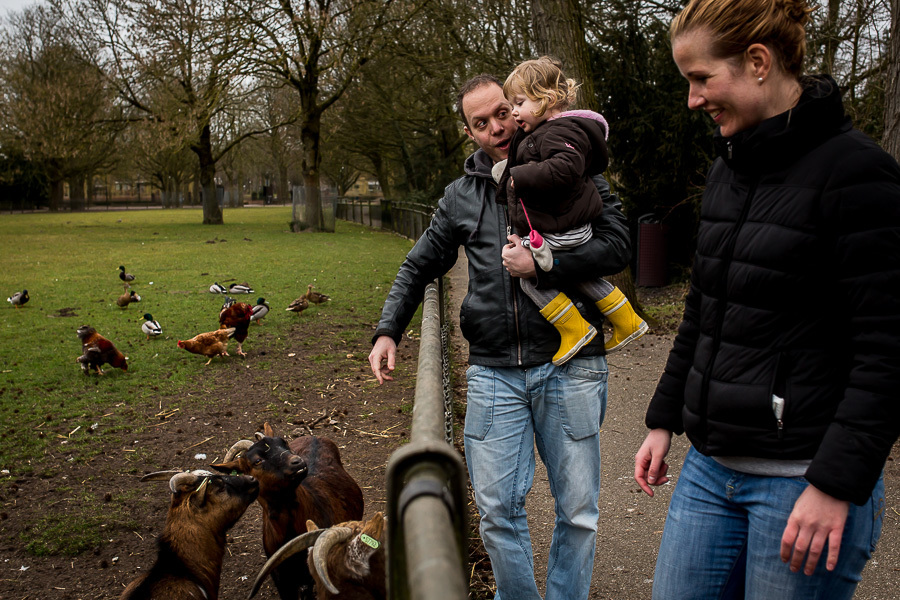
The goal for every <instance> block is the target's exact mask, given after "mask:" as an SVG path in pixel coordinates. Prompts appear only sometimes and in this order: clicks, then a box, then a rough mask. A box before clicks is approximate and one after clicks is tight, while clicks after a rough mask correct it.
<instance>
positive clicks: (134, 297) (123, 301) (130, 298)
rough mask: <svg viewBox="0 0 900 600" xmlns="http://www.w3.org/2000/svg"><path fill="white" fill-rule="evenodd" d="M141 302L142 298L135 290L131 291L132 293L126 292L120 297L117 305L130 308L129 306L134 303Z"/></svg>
mask: <svg viewBox="0 0 900 600" xmlns="http://www.w3.org/2000/svg"><path fill="white" fill-rule="evenodd" d="M140 301H141V297H140V296H139V295H138V294H137V293H136V292H135V291H134V290H131V291H130V292H129V291H126V292H125V293H124V294H122V295H121V296H119V299H118V300H116V304H118V305H119V306H120V307H122V308H128V305H129V304H131V303H132V302H140Z"/></svg>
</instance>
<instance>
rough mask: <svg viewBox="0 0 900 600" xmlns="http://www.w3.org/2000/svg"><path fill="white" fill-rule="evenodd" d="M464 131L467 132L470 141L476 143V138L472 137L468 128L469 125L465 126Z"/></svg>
mask: <svg viewBox="0 0 900 600" xmlns="http://www.w3.org/2000/svg"><path fill="white" fill-rule="evenodd" d="M463 131H465V132H466V135H467V136H469V139H470V140H472V141H473V142H474V141H475V136H474V135H472V132H471V131H469V126H468V125H463Z"/></svg>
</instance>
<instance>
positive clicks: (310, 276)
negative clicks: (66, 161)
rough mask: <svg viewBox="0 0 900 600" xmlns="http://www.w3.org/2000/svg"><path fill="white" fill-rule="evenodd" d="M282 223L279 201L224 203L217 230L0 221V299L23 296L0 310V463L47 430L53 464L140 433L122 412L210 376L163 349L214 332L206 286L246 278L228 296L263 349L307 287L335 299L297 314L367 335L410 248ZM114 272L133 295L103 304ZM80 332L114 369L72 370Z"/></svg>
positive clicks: (183, 222) (112, 221) (141, 217)
mask: <svg viewBox="0 0 900 600" xmlns="http://www.w3.org/2000/svg"><path fill="white" fill-rule="evenodd" d="M290 219H291V209H290V207H275V208H244V209H229V210H227V211H226V213H225V221H226V224H225V225H222V226H209V225H201V224H200V221H201V214H200V212H199V211H196V210H186V209H185V210H166V211H160V210H145V211H118V212H88V213H58V214H27V215H0V247H2V248H3V249H4V251H3V255H2V256H3V268H2V276H0V282H2V285H3V289H0V293H2V294H3V296H2V298H4V299H5V298H6V296H8V295H11V294H12V293H13V292H16V291H20V290H22V289H27V290H28V293H29V295H30V297H31V300H30V302H29V303H28V304H26V305H25V306H24V307H22V308H20V309H14V308H13V307H12V306H11V305H9V304H8V303H5V302H4V303H3V304H2V305H0V430H2V433H0V437H2V443H0V448H2V450H0V468H2V469H10V470H11V473H12V476H13V477H14V476H16V475H19V474H22V473H32V472H40V470H41V469H43V468H44V467H42V466H41V460H42V457H43V456H44V455H45V452H46V451H47V446H48V444H49V443H51V440H52V441H53V442H55V441H56V440H58V439H59V438H58V436H60V435H61V436H65V437H67V438H68V444H67V445H66V455H67V459H70V460H89V459H90V458H91V453H92V452H94V450H93V446H94V445H95V444H93V442H94V441H95V440H96V438H97V437H99V436H118V437H123V436H126V435H127V434H128V433H130V432H131V431H132V428H137V427H140V425H135V424H131V423H129V422H128V416H129V410H128V407H129V406H131V405H133V404H135V403H143V402H152V401H154V399H156V398H159V397H162V396H172V395H174V394H176V393H177V392H178V391H179V390H181V389H183V388H186V387H188V386H195V385H197V377H198V375H200V374H206V373H211V372H212V373H214V372H215V369H218V368H224V367H223V366H219V365H217V361H213V363H212V364H211V365H210V366H209V367H204V362H206V361H205V359H204V358H203V357H200V356H197V355H193V354H189V353H188V352H186V351H184V350H181V349H179V348H177V347H176V341H177V340H179V339H187V338H190V337H193V336H194V335H196V334H198V333H201V332H204V331H211V330H213V329H216V328H217V327H218V313H219V309H220V307H221V305H222V301H223V299H224V296H222V295H220V294H211V293H209V291H208V289H209V286H210V285H211V284H212V283H213V282H214V281H218V282H219V283H222V284H224V285H226V286H227V284H228V283H229V282H244V281H246V282H249V283H250V284H251V285H252V286H253V288H254V289H255V290H256V291H255V293H254V294H252V295H250V296H241V297H238V299H239V300H242V301H246V302H249V303H251V304H255V302H256V298H257V297H264V298H266V300H267V301H268V302H269V305H270V306H271V311H270V312H269V314H268V316H267V317H266V319H265V325H263V328H264V331H265V332H266V333H267V334H270V335H271V336H272V341H271V344H270V347H269V348H270V349H271V350H277V349H278V348H279V347H283V346H284V344H285V342H284V340H283V337H282V335H281V334H282V333H283V332H286V331H287V330H288V328H289V327H290V324H291V323H292V322H295V321H296V320H297V319H298V318H299V317H298V316H297V315H296V314H294V313H290V312H286V311H285V310H284V308H285V307H286V306H287V305H288V304H289V303H290V302H291V301H292V300H294V299H295V298H296V297H297V296H299V295H300V294H302V293H304V292H305V291H306V286H307V284H308V283H313V284H314V285H315V286H316V289H318V290H320V291H322V292H324V293H326V294H329V295H331V296H332V297H333V298H334V299H335V300H336V301H333V302H331V303H329V305H328V306H327V307H322V308H319V307H315V306H313V307H310V309H308V310H307V311H306V313H304V315H303V317H304V318H308V317H310V316H313V317H314V316H315V314H316V313H317V311H319V310H322V311H325V310H327V313H328V316H329V319H330V320H332V321H333V322H334V324H335V326H337V327H341V328H342V334H341V335H342V337H343V336H345V335H346V336H347V337H348V338H350V337H352V336H360V338H362V339H365V340H366V341H367V340H368V337H369V336H370V335H371V329H370V327H371V324H374V322H375V321H376V320H377V318H378V315H379V314H380V309H381V305H382V304H383V303H384V299H385V297H386V295H387V292H388V290H389V289H390V285H391V282H392V281H393V278H394V276H395V275H396V272H397V268H398V266H399V265H400V263H401V262H402V260H403V258H404V256H405V255H406V253H407V252H408V251H409V249H410V248H411V242H410V241H409V240H405V239H403V238H400V237H397V236H395V235H391V234H385V233H381V232H378V231H373V230H370V229H368V228H366V227H362V226H359V225H355V224H350V223H345V222H338V224H337V231H336V233H333V234H329V233H304V234H294V233H291V232H290V231H289V229H288V222H289V221H290ZM209 241H214V242H215V243H208V242H209ZM119 265H124V266H125V267H126V270H127V271H128V272H129V273H133V274H134V275H135V276H136V280H135V281H134V282H133V283H132V287H133V289H135V290H136V291H137V292H138V293H139V294H140V295H141V296H142V298H143V300H142V301H141V302H140V303H137V304H132V305H130V306H129V307H128V308H127V309H121V308H119V307H118V306H117V305H116V298H118V296H119V295H120V294H122V292H123V286H122V283H121V281H120V280H119V277H118V267H119ZM151 282H152V283H151ZM145 312H149V313H151V314H152V315H153V317H154V318H155V319H157V320H158V321H159V322H160V324H161V325H162V328H163V336H162V337H161V338H157V339H151V340H149V341H148V340H147V339H146V336H145V335H144V334H143V333H142V332H141V323H143V320H144V319H143V316H142V315H143V314H144V313H145ZM72 313H74V315H76V316H64V315H67V314H72ZM84 324H89V325H91V326H93V327H95V328H96V329H97V331H98V332H99V333H100V334H101V335H103V336H104V337H106V338H108V339H109V340H111V341H112V342H113V343H114V344H115V345H116V346H117V347H118V348H119V350H121V351H122V352H123V353H124V354H125V355H126V356H128V358H129V361H128V365H129V367H128V372H127V373H123V372H121V371H119V370H118V369H111V368H107V369H105V370H106V371H107V374H106V375H105V376H103V377H98V376H96V375H91V376H84V375H83V374H82V372H81V368H80V365H78V364H77V363H76V362H75V358H76V357H77V356H79V355H80V354H81V344H80V342H79V340H78V338H77V337H76V335H75V330H76V329H77V328H78V327H79V326H81V325H84ZM251 344H252V341H251ZM338 358H344V355H343V354H342V355H341V356H340V357H331V356H327V355H321V356H317V357H316V360H317V361H322V362H326V361H332V360H337V359H338ZM257 366H258V367H259V368H261V369H265V368H268V362H266V361H259V364H258V365H257ZM107 367H108V366H107ZM176 406H177V405H176ZM98 422H99V423H101V426H100V427H98V428H97V429H96V430H95V431H92V432H88V429H89V428H90V427H91V426H92V425H93V424H94V423H98Z"/></svg>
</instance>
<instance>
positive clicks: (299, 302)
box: [285, 294, 309, 313]
mask: <svg viewBox="0 0 900 600" xmlns="http://www.w3.org/2000/svg"><path fill="white" fill-rule="evenodd" d="M307 308H309V302H308V301H307V299H306V294H304V295H303V296H300V297H299V298H297V299H296V300H294V301H293V302H291V303H290V304H289V305H288V307H287V308H286V309H285V310H289V311H291V312H295V313H302V312H303V311H304V310H306V309H307Z"/></svg>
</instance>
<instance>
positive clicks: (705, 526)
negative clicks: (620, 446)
mask: <svg viewBox="0 0 900 600" xmlns="http://www.w3.org/2000/svg"><path fill="white" fill-rule="evenodd" d="M808 485H809V484H808V483H807V481H806V479H804V478H803V477H762V476H757V475H748V474H746V473H740V472H738V471H734V470H732V469H728V468H726V467H723V466H722V465H720V464H719V463H717V462H716V461H714V460H713V459H711V458H709V457H706V456H703V455H702V454H700V453H699V452H697V451H696V450H694V449H693V448H691V449H690V450H689V451H688V455H687V457H686V458H685V461H684V466H683V467H682V469H681V475H680V476H679V477H678V483H677V485H676V486H675V491H674V492H673V494H672V501H671V503H670V504H669V513H668V516H667V517H666V526H665V529H664V531H663V536H662V542H661V544H660V549H659V556H658V557H657V560H656V575H655V576H654V578H653V598H654V600H690V599H692V598H694V599H697V600H714V599H716V598H720V599H726V598H728V599H737V598H746V599H747V600H779V599H782V598H783V599H786V600H800V599H809V600H811V599H813V598H815V599H817V600H822V599H826V598H827V599H829V600H831V599H834V600H837V599H838V598H842V599H843V598H852V597H853V593H854V592H855V590H856V586H857V584H858V583H859V581H860V579H861V573H862V570H863V567H864V566H865V564H866V561H867V560H868V559H869V558H870V557H871V556H872V552H873V551H874V550H875V544H876V543H877V542H878V538H879V537H880V535H881V524H882V520H883V517H884V480H883V479H879V481H878V483H877V484H876V486H875V489H874V490H873V491H872V496H871V498H870V499H869V501H868V502H867V503H866V504H865V505H863V506H857V505H855V504H851V505H850V513H849V515H848V517H847V524H846V526H845V527H844V534H843V539H842V541H841V548H840V554H839V556H838V564H837V568H835V570H834V571H830V572H829V571H827V570H826V569H825V559H826V555H827V545H826V550H825V551H823V553H822V557H821V558H820V559H819V563H818V565H817V566H816V570H815V572H814V573H813V574H812V575H811V576H807V575H804V574H803V571H802V570H801V571H800V572H798V573H793V572H791V570H790V567H789V566H788V565H787V564H786V563H783V562H781V556H780V553H781V536H782V534H783V533H784V528H785V526H786V525H787V520H788V516H790V514H791V511H792V510H793V508H794V502H796V500H797V498H798V497H799V496H800V494H801V493H802V492H803V490H805V489H806V487H807V486H808ZM805 561H806V559H805V558H804V564H805Z"/></svg>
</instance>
